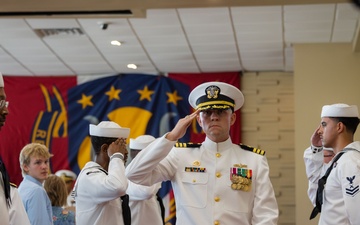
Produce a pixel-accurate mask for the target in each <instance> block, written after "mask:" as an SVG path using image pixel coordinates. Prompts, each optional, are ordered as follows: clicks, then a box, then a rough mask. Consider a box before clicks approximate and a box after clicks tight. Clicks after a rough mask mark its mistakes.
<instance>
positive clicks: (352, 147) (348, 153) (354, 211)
mask: <svg viewBox="0 0 360 225" xmlns="http://www.w3.org/2000/svg"><path fill="white" fill-rule="evenodd" d="M343 151H345V153H344V154H343V155H342V156H341V157H340V159H339V160H338V161H337V162H336V163H335V165H334V167H333V169H332V171H331V173H330V175H329V177H328V178H327V181H326V185H325V188H324V197H323V205H322V208H321V214H320V221H319V225H339V224H341V225H349V224H351V225H359V224H360V213H359V205H360V191H359V187H360V142H358V141H357V142H353V143H351V144H349V145H347V146H346V147H345V148H344V150H343ZM330 163H331V162H330ZM330 163H329V164H330Z"/></svg>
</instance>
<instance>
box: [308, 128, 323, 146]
mask: <svg viewBox="0 0 360 225" xmlns="http://www.w3.org/2000/svg"><path fill="white" fill-rule="evenodd" d="M319 129H320V126H319V127H318V128H316V130H315V132H314V133H313V135H311V138H310V142H311V144H312V145H313V146H316V147H320V146H322V141H321V138H320V135H319Z"/></svg>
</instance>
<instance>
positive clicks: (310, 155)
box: [304, 147, 330, 206]
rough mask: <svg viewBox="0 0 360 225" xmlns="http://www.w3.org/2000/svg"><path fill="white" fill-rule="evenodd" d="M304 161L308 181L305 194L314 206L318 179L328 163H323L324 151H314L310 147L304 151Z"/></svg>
mask: <svg viewBox="0 0 360 225" xmlns="http://www.w3.org/2000/svg"><path fill="white" fill-rule="evenodd" d="M304 163H305V171H306V176H307V178H308V181H309V182H308V184H309V186H308V191H307V194H308V196H309V199H310V201H311V203H312V204H313V205H314V206H315V205H316V192H317V189H318V181H319V179H320V178H321V177H322V176H324V175H325V172H326V170H327V169H328V168H329V166H330V164H329V163H327V164H326V163H324V153H323V152H322V151H320V152H315V153H314V152H313V150H312V149H311V147H308V148H307V149H306V150H305V151H304Z"/></svg>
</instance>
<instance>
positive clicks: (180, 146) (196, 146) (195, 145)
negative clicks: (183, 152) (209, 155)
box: [175, 142, 201, 148]
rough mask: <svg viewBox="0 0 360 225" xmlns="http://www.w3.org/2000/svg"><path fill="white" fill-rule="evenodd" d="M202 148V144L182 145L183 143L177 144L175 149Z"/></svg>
mask: <svg viewBox="0 0 360 225" xmlns="http://www.w3.org/2000/svg"><path fill="white" fill-rule="evenodd" d="M200 146H201V143H191V142H188V143H181V142H177V143H175V147H177V148H198V147H200Z"/></svg>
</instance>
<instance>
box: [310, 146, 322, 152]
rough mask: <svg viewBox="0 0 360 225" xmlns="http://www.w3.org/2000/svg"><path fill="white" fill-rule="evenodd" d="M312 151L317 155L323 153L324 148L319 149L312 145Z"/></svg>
mask: <svg viewBox="0 0 360 225" xmlns="http://www.w3.org/2000/svg"><path fill="white" fill-rule="evenodd" d="M311 150H312V152H313V153H314V154H315V153H318V152H321V151H322V150H323V146H320V147H317V146H314V145H311Z"/></svg>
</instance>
